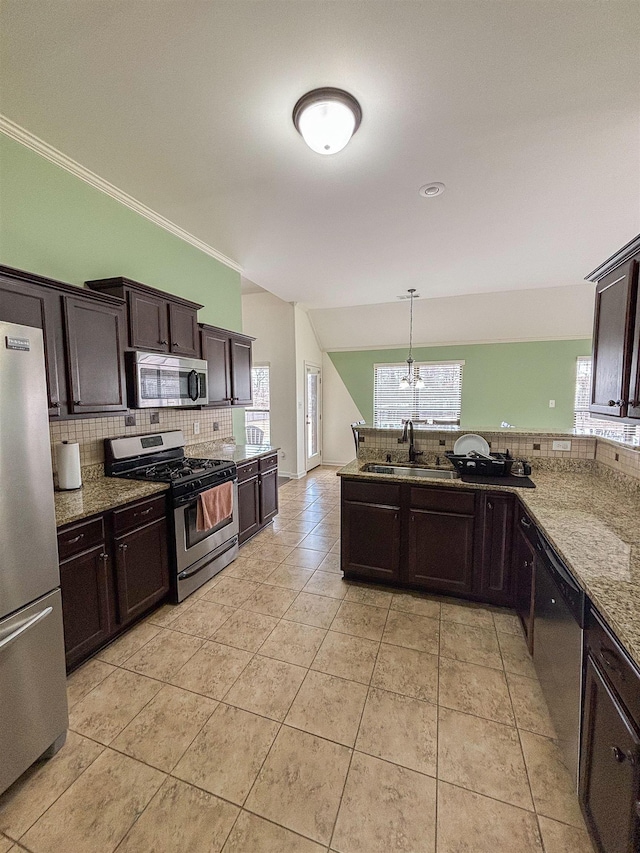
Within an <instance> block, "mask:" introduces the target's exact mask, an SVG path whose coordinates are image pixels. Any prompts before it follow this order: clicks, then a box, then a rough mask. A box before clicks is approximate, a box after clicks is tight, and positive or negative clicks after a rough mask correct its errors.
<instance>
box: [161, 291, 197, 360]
mask: <svg viewBox="0 0 640 853" xmlns="http://www.w3.org/2000/svg"><path fill="white" fill-rule="evenodd" d="M169 330H170V334H171V338H170V345H171V352H174V353H176V354H178V355H188V356H190V357H191V358H197V357H198V355H199V349H200V347H199V343H200V342H199V340H198V315H197V312H196V311H195V310H194V309H193V308H188V307H186V306H185V305H179V304H177V303H175V302H170V303H169Z"/></svg>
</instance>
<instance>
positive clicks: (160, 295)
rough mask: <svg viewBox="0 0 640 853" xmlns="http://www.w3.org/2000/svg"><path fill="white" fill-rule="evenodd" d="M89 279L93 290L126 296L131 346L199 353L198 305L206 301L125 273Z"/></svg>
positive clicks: (200, 306)
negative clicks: (187, 297)
mask: <svg viewBox="0 0 640 853" xmlns="http://www.w3.org/2000/svg"><path fill="white" fill-rule="evenodd" d="M85 283H86V285H87V287H89V288H91V290H97V291H99V292H100V293H108V294H110V295H111V296H119V297H121V298H122V299H125V300H126V303H127V309H128V311H127V315H128V330H127V331H128V346H129V347H130V348H131V349H137V350H144V351H146V352H170V353H174V354H175V355H186V356H189V357H190V358H198V357H199V354H200V340H199V334H198V309H199V308H202V307H203V306H202V305H199V304H198V303H197V302H189V301H188V300H187V299H181V298H180V297H179V296H173V295H172V294H171V293H165V292H164V291H162V290H156V288H155V287H149V286H148V285H146V284H141V283H140V282H138V281H132V280H131V279H129V278H124V277H123V276H118V277H117V278H101V279H96V280H94V281H87V282H85Z"/></svg>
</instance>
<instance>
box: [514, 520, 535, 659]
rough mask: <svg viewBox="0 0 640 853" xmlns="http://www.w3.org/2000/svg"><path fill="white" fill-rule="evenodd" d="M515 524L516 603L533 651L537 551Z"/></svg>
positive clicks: (528, 642)
mask: <svg viewBox="0 0 640 853" xmlns="http://www.w3.org/2000/svg"><path fill="white" fill-rule="evenodd" d="M519 523H520V522H519V521H518V522H517V523H516V525H515V531H514V541H513V575H514V587H515V589H514V604H515V608H516V612H517V614H518V616H519V617H520V622H521V623H522V627H523V629H524V633H525V636H526V638H527V645H528V646H529V651H530V652H532V651H533V631H534V628H533V585H534V578H535V551H534V549H533V546H532V545H531V544H530V543H529V540H528V539H527V537H526V536H525V534H524V533H523V531H522V529H521V528H520V527H519Z"/></svg>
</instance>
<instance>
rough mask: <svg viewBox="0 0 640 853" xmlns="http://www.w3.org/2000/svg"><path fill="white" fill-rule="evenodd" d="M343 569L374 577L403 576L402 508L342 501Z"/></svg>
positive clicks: (391, 577) (349, 574)
mask: <svg viewBox="0 0 640 853" xmlns="http://www.w3.org/2000/svg"><path fill="white" fill-rule="evenodd" d="M342 569H343V571H344V572H345V575H348V576H359V577H363V578H369V579H372V580H385V581H397V580H399V579H400V507H399V506H385V505H382V504H372V503H360V502H356V501H349V500H343V502H342Z"/></svg>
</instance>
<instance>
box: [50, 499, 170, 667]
mask: <svg viewBox="0 0 640 853" xmlns="http://www.w3.org/2000/svg"><path fill="white" fill-rule="evenodd" d="M138 518H139V519H140V520H139V521H136V519H138ZM143 522H144V523H143ZM118 526H121V529H123V528H124V527H128V528H129V529H127V530H126V532H122V533H120V532H119V535H117V536H116V535H114V528H116V529H117V528H118ZM58 554H59V557H60V586H61V589H62V612H63V617H64V634H65V651H66V661H67V669H71V668H73V667H75V666H77V665H78V664H79V663H81V662H82V661H83V660H85V659H86V658H88V657H89V655H91V654H92V653H93V652H95V651H97V650H98V649H99V648H100V647H101V646H104V645H105V644H106V643H107V642H109V641H110V640H112V639H113V638H114V637H116V636H117V635H118V634H119V633H121V632H122V631H123V630H124V628H125V627H126V626H127V625H129V624H130V623H131V622H132V621H133V620H134V619H136V618H137V617H139V616H141V615H142V614H143V613H146V612H147V611H149V610H151V608H152V607H153V606H154V605H155V604H157V603H159V602H160V601H162V600H163V599H164V598H165V597H166V595H167V593H168V591H169V552H168V543H167V522H166V517H165V499H164V496H161V497H153V498H151V499H147V500H144V501H137V502H135V503H132V504H130V505H128V506H127V507H126V509H121V508H119V509H117V510H114V511H112V512H107V513H104V514H103V515H100V516H95V517H94V518H91V519H88V520H83V521H81V522H79V523H77V524H72V525H68V526H66V527H64V528H61V529H60V530H59V531H58Z"/></svg>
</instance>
